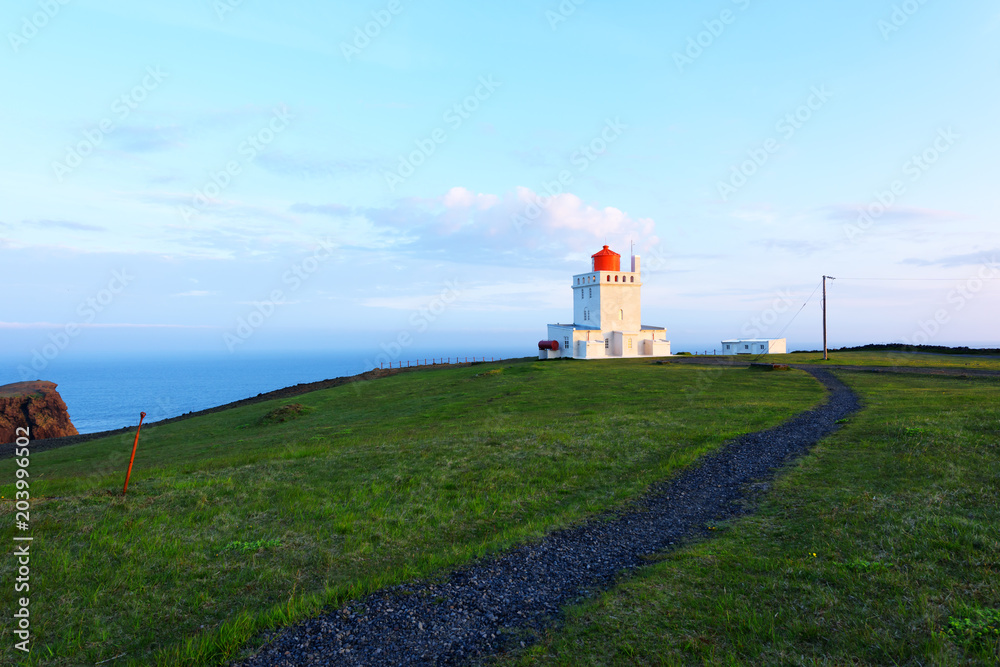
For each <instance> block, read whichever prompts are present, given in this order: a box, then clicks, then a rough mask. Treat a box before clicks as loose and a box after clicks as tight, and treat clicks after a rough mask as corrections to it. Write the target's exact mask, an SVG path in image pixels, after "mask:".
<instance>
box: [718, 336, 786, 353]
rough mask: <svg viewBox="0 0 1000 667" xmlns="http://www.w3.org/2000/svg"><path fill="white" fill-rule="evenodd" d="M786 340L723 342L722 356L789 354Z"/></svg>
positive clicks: (767, 339) (764, 339)
mask: <svg viewBox="0 0 1000 667" xmlns="http://www.w3.org/2000/svg"><path fill="white" fill-rule="evenodd" d="M787 353H788V342H787V339H785V338H740V339H735V340H724V341H722V354H787Z"/></svg>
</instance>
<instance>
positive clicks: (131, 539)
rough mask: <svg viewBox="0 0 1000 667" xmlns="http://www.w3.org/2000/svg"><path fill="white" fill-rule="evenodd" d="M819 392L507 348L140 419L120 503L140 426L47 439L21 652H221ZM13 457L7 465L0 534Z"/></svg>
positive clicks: (505, 536)
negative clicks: (77, 439)
mask: <svg viewBox="0 0 1000 667" xmlns="http://www.w3.org/2000/svg"><path fill="white" fill-rule="evenodd" d="M220 381H221V379H220ZM822 396H823V390H822V387H821V386H820V385H819V384H818V383H817V382H816V381H815V380H813V379H812V378H811V377H809V376H808V375H806V374H805V373H802V372H799V371H793V372H789V373H753V372H748V371H745V370H741V369H707V368H698V367H696V366H679V365H663V366H661V365H655V364H652V363H650V362H648V361H640V360H634V361H625V362H622V361H609V362H588V363H573V362H550V363H538V362H530V361H525V362H516V363H510V362H508V363H496V364H481V365H475V366H471V367H462V368H444V369H434V370H422V371H420V372H413V373H404V374H400V375H396V376H393V377H389V378H385V379H381V380H377V381H371V382H365V383H357V384H354V385H348V386H343V387H338V388H335V389H329V390H325V391H320V392H314V393H311V394H307V395H303V396H299V397H296V398H294V399H292V400H286V401H272V402H268V403H261V404H257V405H252V406H246V407H242V408H238V409H233V410H228V411H224V412H220V413H216V414H211V415H206V416H203V417H198V418H192V419H188V420H184V421H179V422H176V423H173V424H168V425H162V426H155V427H150V428H144V429H143V431H142V437H141V440H140V444H139V453H138V456H137V458H136V467H135V470H134V472H133V474H132V479H131V482H130V485H129V494H128V497H127V498H125V499H123V498H122V497H121V495H120V492H121V486H122V482H123V477H124V471H125V467H126V466H127V464H128V456H129V452H130V450H131V444H132V438H131V436H128V435H126V436H122V437H115V438H107V439H103V440H96V441H92V442H88V443H85V444H81V445H77V446H73V447H66V448H62V449H56V450H52V451H49V452H39V453H38V454H35V455H32V457H31V464H30V473H31V484H32V486H31V493H32V497H33V499H34V500H33V504H32V508H31V523H32V535H33V536H34V537H35V541H34V543H33V547H32V549H33V551H32V559H31V592H30V595H31V628H32V631H33V632H34V633H35V638H34V644H33V651H32V653H31V655H30V658H29V660H28V663H29V664H46V665H78V664H91V665H92V664H94V663H96V662H100V661H106V660H107V661H109V662H107V663H105V664H109V665H121V664H135V665H149V664H164V665H175V664H217V663H218V662H220V661H222V660H224V659H225V658H227V657H230V656H232V655H234V652H237V651H239V650H241V648H242V647H245V646H246V642H247V641H248V640H251V638H253V637H255V636H256V635H257V633H258V632H259V631H260V630H261V629H264V628H267V627H273V626H275V625H280V624H283V623H287V622H290V621H292V620H295V619H299V618H303V617H305V616H308V615H310V614H314V613H315V612H317V611H318V610H319V609H320V608H321V607H322V606H323V605H324V604H327V603H338V602H340V601H343V600H345V599H347V598H351V597H357V596H360V595H362V594H364V593H365V592H368V591H372V590H374V589H377V588H381V587H384V586H387V585H391V584H395V583H400V582H403V581H406V580H409V579H412V578H414V577H418V576H425V575H429V574H432V573H435V572H441V571H444V570H445V569H447V568H450V567H452V566H455V565H457V564H460V563H463V562H467V561H469V560H470V559H472V558H474V557H476V556H479V555H482V554H485V553H489V552H493V551H497V550H500V549H504V548H506V547H508V546H510V545H512V544H514V543H517V542H520V541H524V540H528V539H532V538H536V537H538V536H540V535H542V534H544V533H545V532H547V531H549V530H551V529H553V528H555V527H558V526H565V525H567V524H570V523H573V522H576V521H579V520H581V519H583V518H584V517H587V516H589V515H593V514H594V513H597V512H600V511H603V510H606V509H609V508H612V507H615V506H618V505H621V504H622V503H624V502H626V501H627V500H629V499H632V498H635V497H636V496H638V495H639V494H641V493H642V492H643V491H644V490H645V489H646V488H647V487H648V485H649V484H650V483H652V482H654V481H658V480H662V479H664V478H668V477H670V476H671V475H672V474H673V473H675V472H676V471H677V470H678V469H679V468H681V467H683V466H685V465H687V464H689V463H690V462H692V461H693V460H695V459H696V458H697V457H698V456H700V455H701V454H703V453H704V452H706V451H708V450H710V449H712V448H714V447H717V446H718V445H719V444H721V443H722V442H724V441H725V440H726V439H729V438H731V437H734V436H736V435H738V434H740V433H745V432H748V431H755V430H759V429H762V428H767V427H769V426H772V425H775V424H777V423H779V422H781V421H783V420H784V419H787V418H788V417H791V416H792V415H794V414H796V413H798V412H800V411H801V410H804V409H806V408H808V407H810V406H812V405H814V404H815V403H817V402H818V401H819V400H821V399H822ZM289 404H294V407H283V406H287V405H289ZM13 470H14V462H13V461H12V460H9V459H8V460H4V461H0V495H3V496H4V497H5V500H3V501H2V502H0V512H2V514H3V515H4V516H3V523H2V526H3V528H2V529H0V540H3V541H4V543H5V544H8V545H9V544H12V541H11V538H12V536H13V534H14V529H13V520H14V517H13V514H14V507H13V503H12V502H11V500H10V498H11V497H12V495H13V490H14V489H13V484H12V482H13V480H14V474H13ZM14 568H15V560H14V559H13V558H10V557H8V558H3V559H2V560H0V578H2V580H3V581H5V582H10V581H12V580H13V576H14ZM14 597H15V594H14V591H13V586H5V587H4V589H3V591H2V593H0V599H2V600H3V605H4V608H5V609H8V610H10V609H13V607H14V604H13V601H14ZM2 627H3V629H4V633H3V636H2V646H0V663H2V664H12V663H15V662H17V661H19V660H21V657H22V656H21V655H20V654H19V653H15V651H14V650H13V649H12V646H13V643H14V639H13V637H12V636H11V634H10V630H9V628H10V623H4V624H2ZM116 657H117V658H116Z"/></svg>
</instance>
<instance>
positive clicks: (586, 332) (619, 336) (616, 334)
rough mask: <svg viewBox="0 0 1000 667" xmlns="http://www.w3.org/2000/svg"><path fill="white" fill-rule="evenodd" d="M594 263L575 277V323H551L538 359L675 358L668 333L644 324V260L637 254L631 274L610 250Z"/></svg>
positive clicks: (602, 252) (595, 258) (604, 251)
mask: <svg viewBox="0 0 1000 667" xmlns="http://www.w3.org/2000/svg"><path fill="white" fill-rule="evenodd" d="M591 259H592V260H593V265H592V267H591V269H592V270H591V271H590V272H588V273H580V274H577V275H575V276H573V284H572V288H573V324H550V325H549V340H546V341H542V342H540V343H539V344H538V348H539V350H538V358H539V359H557V358H559V357H571V358H573V359H608V358H621V357H667V356H670V341H668V340H666V332H667V330H666V329H664V328H663V327H651V326H645V325H643V324H642V323H641V322H642V320H641V319H640V314H641V310H642V309H641V300H640V292H641V290H642V278H641V276H640V273H639V256H638V255H633V256H632V267H631V268H632V270H631V271H622V270H621V255H619V254H618V253H616V252H614V251H613V250H610V249H608V246H604V249H603V250H601V251H599V252H597V253H595V254H594V255H593V256H592V257H591Z"/></svg>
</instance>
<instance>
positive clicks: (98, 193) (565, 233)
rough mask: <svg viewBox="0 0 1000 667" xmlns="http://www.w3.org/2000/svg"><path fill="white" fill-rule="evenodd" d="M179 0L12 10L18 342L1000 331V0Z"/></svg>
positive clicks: (5, 111)
mask: <svg viewBox="0 0 1000 667" xmlns="http://www.w3.org/2000/svg"><path fill="white" fill-rule="evenodd" d="M147 4H149V3H129V2H125V1H120V2H118V1H110V0H109V1H104V2H97V1H93V2H88V1H86V0H62V2H60V1H59V0H46V1H43V2H39V1H38V0H35V1H21V0H17V1H11V2H7V3H5V4H4V8H3V10H2V11H0V27H2V32H3V36H4V40H3V44H0V75H2V80H3V83H4V99H5V102H4V104H3V105H2V106H0V121H2V122H0V127H2V128H3V144H2V145H3V150H2V151H0V259H2V263H3V266H4V269H5V271H4V274H5V275H4V283H5V287H6V288H5V289H4V292H3V309H2V312H0V341H2V343H0V345H2V347H3V348H4V352H5V353H7V356H13V357H16V358H18V359H29V358H31V356H32V355H33V354H34V353H36V352H38V351H40V350H43V349H44V347H45V346H46V345H48V346H50V347H49V348H48V349H49V351H50V352H51V351H52V350H54V349H56V347H57V348H58V350H59V354H63V355H85V354H91V353H98V352H108V351H115V352H126V351H130V352H146V353H148V352H149V351H151V350H155V351H156V352H162V353H166V352H173V351H187V350H198V351H203V352H206V353H218V354H230V353H236V354H240V353H245V352H248V351H254V350H283V349H289V350H290V349H323V348H326V347H330V346H333V347H339V348H344V349H358V350H363V351H366V352H370V351H371V350H378V349H383V350H384V349H385V348H386V346H388V347H392V344H393V342H395V341H398V340H399V338H400V336H403V339H404V340H408V341H410V342H408V343H406V344H404V345H402V346H401V348H402V349H401V350H400V351H399V355H400V357H401V358H404V359H405V358H406V357H407V353H409V352H413V353H414V354H418V351H419V350H424V349H433V348H437V347H442V346H445V345H449V346H453V345H454V344H455V342H456V341H462V343H463V345H465V349H467V350H468V351H469V352H470V353H475V351H476V350H477V349H478V348H482V353H485V354H490V353H491V351H492V350H493V349H496V348H497V347H498V346H501V347H505V348H516V347H518V346H520V345H523V346H524V350H525V354H530V353H531V350H532V347H533V345H534V343H535V342H536V341H537V340H538V339H539V338H541V337H543V336H544V333H545V325H546V324H547V323H549V322H556V321H567V320H568V319H569V318H571V314H572V310H571V306H572V304H571V303H570V289H569V285H570V281H569V278H570V276H571V275H572V274H574V273H579V272H583V271H585V270H587V269H588V267H589V259H588V257H589V255H590V254H592V253H593V252H595V251H597V250H599V249H600V247H601V245H602V244H603V243H605V242H607V243H608V244H610V245H611V246H612V248H613V249H616V250H618V251H619V252H621V253H622V254H623V255H626V254H627V252H628V247H629V244H630V242H633V241H634V243H635V246H636V249H637V252H638V253H639V254H641V255H642V257H643V265H644V269H645V276H644V283H645V285H644V292H643V297H644V299H643V301H644V313H643V319H644V320H645V321H646V322H647V323H648V324H651V325H659V326H666V327H667V329H668V332H669V337H670V338H671V339H672V340H673V341H674V348H675V349H677V350H683V349H695V348H698V349H702V348H706V347H707V348H711V347H712V346H713V345H715V344H717V342H718V341H719V340H721V339H723V338H728V337H733V336H739V335H747V334H749V333H754V334H757V335H761V336H776V335H779V334H783V335H786V336H787V337H788V338H789V344H790V346H791V347H792V348H810V347H815V346H817V345H818V344H819V341H820V320H819V301H818V298H817V296H813V298H812V300H811V301H809V303H808V305H806V307H805V308H804V309H803V310H802V311H801V313H800V314H799V315H798V316H797V317H795V315H796V313H797V312H798V311H799V309H800V307H801V306H802V304H803V303H805V302H806V301H807V299H808V298H809V297H810V295H813V294H814V290H815V288H816V286H817V285H818V284H819V281H820V277H821V276H822V275H823V274H824V273H825V274H828V275H833V276H836V277H837V278H838V280H837V281H835V282H833V283H832V284H831V287H830V289H831V293H830V305H831V342H832V343H833V344H834V345H836V344H855V343H865V342H890V341H907V342H926V343H933V344H970V345H986V344H990V345H994V346H995V345H998V344H1000V339H998V337H997V328H996V316H995V313H996V312H997V310H998V305H1000V304H998V299H1000V291H998V289H997V284H998V281H997V280H996V278H998V277H1000V268H998V267H997V265H996V262H998V261H1000V259H998V257H1000V234H998V231H997V229H998V228H997V211H998V194H997V193H998V192H1000V188H997V186H996V178H997V169H996V156H997V149H998V148H1000V130H998V126H997V123H996V116H997V109H998V106H1000V105H998V102H1000V94H998V90H1000V86H998V83H1000V7H998V5H997V3H995V2H987V1H985V0H970V1H968V2H963V3H944V2H941V1H939V0H938V1H936V0H926V1H925V2H922V3H921V2H919V1H918V0H908V1H907V2H882V1H878V0H864V1H861V0H838V1H837V2H832V1H829V2H827V1H819V2H810V3H801V2H791V1H784V2H767V3H765V2H760V1H758V0H735V1H734V0H717V1H716V2H704V3H654V2H629V3H611V2H597V1H595V0H586V1H584V2H574V1H573V0H566V2H563V3H562V4H560V3H559V2H556V1H555V0H553V1H552V2H519V1H512V2H506V3H464V4H459V3H445V2H432V1H426V0H425V1H424V2H419V3H416V2H407V1H406V0H393V1H391V2H389V1H385V2H363V3H343V2H322V3H320V2H304V1H301V2H288V3H282V4H280V5H279V4H278V3H262V2H258V1H256V0H245V1H243V2H238V1H237V0H219V1H215V0H178V1H177V2H172V3H169V4H167V3H160V4H162V5H163V6H155V7H149V6H146V5H147ZM366 31H367V33H368V34H365V33H366ZM865 211H867V212H868V214H867V217H864V216H863V215H862V214H863V213H864V212H865ZM873 279H879V280H873ZM887 279H892V280H887ZM793 317H794V321H793ZM52 346H56V347H52Z"/></svg>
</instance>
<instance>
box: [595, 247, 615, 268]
mask: <svg viewBox="0 0 1000 667" xmlns="http://www.w3.org/2000/svg"><path fill="white" fill-rule="evenodd" d="M590 257H591V259H593V260H594V269H593V270H594V271H621V270H622V269H621V266H622V256H621V255H619V254H618V253H616V252H615V251H614V250H609V249H608V246H604V250H599V251H598V252H595V253H594V254H593V255H591V256H590Z"/></svg>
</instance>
